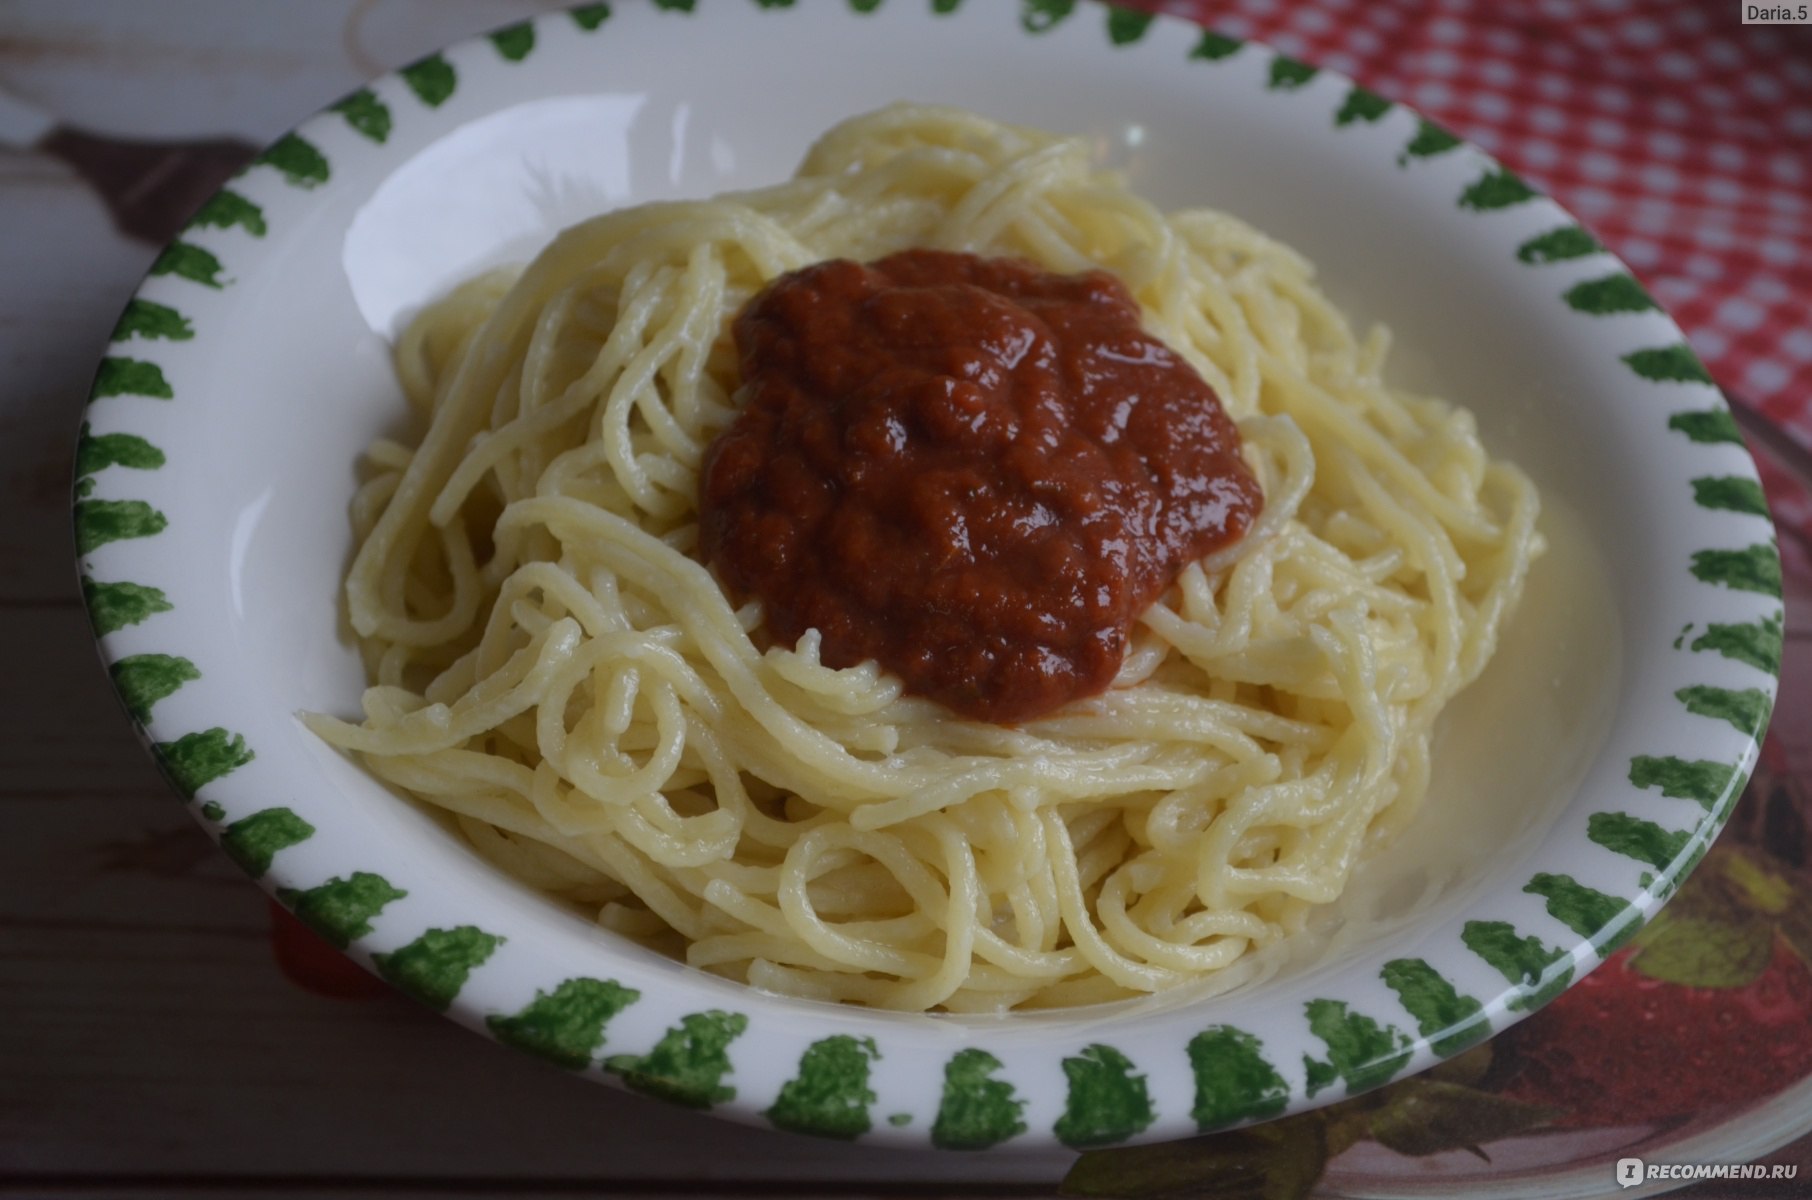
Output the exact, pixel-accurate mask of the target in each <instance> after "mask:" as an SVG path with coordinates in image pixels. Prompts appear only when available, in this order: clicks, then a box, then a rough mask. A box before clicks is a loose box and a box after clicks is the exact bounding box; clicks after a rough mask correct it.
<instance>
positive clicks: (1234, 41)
mask: <svg viewBox="0 0 1812 1200" xmlns="http://www.w3.org/2000/svg"><path fill="white" fill-rule="evenodd" d="M1245 44H1246V43H1245V42H1243V41H1241V40H1240V39H1239V38H1230V37H1228V36H1227V35H1226V34H1224V33H1216V32H1215V31H1214V30H1212V29H1204V30H1203V31H1202V40H1201V41H1199V42H1197V43H1196V44H1195V49H1193V50H1191V51H1190V52H1189V57H1190V58H1205V59H1207V60H1208V61H1209V62H1219V61H1220V60H1221V59H1223V58H1231V57H1232V56H1233V55H1235V54H1237V53H1239V48H1240V47H1241V46H1243V45H1245Z"/></svg>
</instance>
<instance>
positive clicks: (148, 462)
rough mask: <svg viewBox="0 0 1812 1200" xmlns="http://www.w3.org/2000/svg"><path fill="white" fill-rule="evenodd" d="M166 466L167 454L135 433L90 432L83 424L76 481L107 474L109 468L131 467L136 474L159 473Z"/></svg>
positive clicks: (77, 445)
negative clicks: (98, 474) (158, 470)
mask: <svg viewBox="0 0 1812 1200" xmlns="http://www.w3.org/2000/svg"><path fill="white" fill-rule="evenodd" d="M163 465H164V452H163V451H162V450H159V449H158V448H157V447H156V446H153V445H152V444H151V443H150V442H147V441H146V440H145V439H144V438H142V437H139V436H138V435H137V434H132V433H103V434H98V435H97V434H92V433H89V432H88V423H87V422H86V421H84V422H83V423H82V433H81V437H80V438H78V439H77V441H76V467H75V473H76V478H78V479H80V478H83V477H84V476H88V475H93V474H95V473H97V472H100V471H105V470H106V469H107V468H108V467H129V468H131V469H132V470H135V471H155V470H157V468H159V467H161V466H163Z"/></svg>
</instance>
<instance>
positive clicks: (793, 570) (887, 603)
mask: <svg viewBox="0 0 1812 1200" xmlns="http://www.w3.org/2000/svg"><path fill="white" fill-rule="evenodd" d="M734 332H735V338H736V348H737V353H738V356H739V360H740V365H741V370H742V380H743V388H744V391H743V400H744V401H745V406H744V408H743V411H742V413H741V414H740V415H739V416H738V418H737V419H736V421H735V422H734V423H733V424H732V425H731V426H730V427H729V428H728V429H727V430H725V431H724V433H723V434H722V435H721V436H720V437H719V438H718V439H717V440H716V442H714V443H713V444H712V446H711V448H710V451H709V452H708V454H707V455H706V459H705V467H704V474H703V477H702V479H701V482H700V488H699V491H700V496H699V507H700V526H701V550H702V553H703V554H704V556H705V559H706V561H707V562H709V563H710V564H711V565H712V566H713V567H715V569H716V570H717V572H718V574H719V577H720V578H721V579H722V580H723V582H724V583H725V584H727V585H728V586H729V588H730V589H731V591H732V592H733V593H736V594H740V595H742V596H754V597H756V598H759V599H760V601H761V603H762V606H763V612H764V619H765V622H766V626H767V630H768V633H769V636H771V637H772V638H773V639H774V641H775V642H777V643H781V644H785V645H788V646H792V645H795V644H796V643H797V642H798V639H799V637H800V635H801V634H803V633H804V632H805V631H806V630H807V629H816V630H818V631H819V633H820V635H821V637H822V644H821V657H822V660H823V661H824V662H825V663H826V664H827V665H829V666H833V667H848V666H854V665H856V664H857V663H860V662H863V661H865V660H867V659H874V660H876V661H878V662H879V663H880V664H881V666H883V667H884V668H886V669H887V670H889V671H892V672H894V673H895V674H897V675H899V676H900V677H901V678H902V679H903V680H904V681H905V684H906V688H907V690H908V691H909V692H912V693H916V694H918V695H922V696H928V697H930V698H931V699H933V700H936V701H938V702H940V703H942V704H943V705H945V706H946V707H948V708H950V709H951V710H953V711H955V712H957V713H959V714H961V715H963V716H966V717H973V718H976V719H979V720H983V721H991V722H995V723H999V724H1013V723H1016V722H1019V721H1024V720H1028V719H1031V718H1033V717H1037V716H1040V715H1042V714H1044V713H1048V712H1050V711H1052V710H1053V709H1056V708H1058V707H1060V706H1062V705H1063V704H1065V703H1066V702H1068V701H1070V700H1074V699H1077V698H1079V697H1083V696H1090V695H1094V694H1096V693H1098V692H1101V691H1103V690H1105V689H1106V688H1107V686H1108V685H1109V684H1110V683H1111V682H1112V681H1113V678H1114V676H1115V674H1116V673H1117V672H1118V670H1119V668H1120V663H1121V660H1122V659H1123V658H1124V657H1125V653H1126V646H1127V639H1128V634H1129V631H1130V629H1131V627H1132V623H1133V621H1134V620H1135V619H1137V617H1138V615H1139V614H1140V613H1141V612H1143V611H1144V610H1145V608H1146V606H1148V605H1149V604H1150V603H1151V602H1152V601H1153V600H1154V599H1156V598H1157V597H1158V595H1159V594H1160V593H1162V592H1163V590H1164V589H1165V588H1166V587H1168V586H1169V584H1170V583H1171V582H1172V581H1173V580H1174V579H1175V578H1176V576H1177V574H1178V573H1179V572H1180V571H1181V570H1182V569H1183V567H1184V566H1186V565H1187V564H1188V563H1190V562H1191V561H1193V560H1195V559H1197V558H1200V557H1201V556H1203V555H1204V554H1207V553H1209V552H1210V551H1213V550H1215V549H1216V548H1218V547H1220V546H1224V545H1226V544H1228V543H1230V542H1232V541H1234V540H1236V539H1237V538H1239V537H1240V536H1241V535H1242V534H1244V533H1245V531H1246V529H1247V528H1248V527H1249V526H1250V525H1251V523H1252V521H1253V519H1254V517H1255V516H1256V515H1257V513H1258V511H1259V507H1260V505H1261V504H1262V502H1263V497H1262V495H1261V494H1260V490H1259V486H1258V482H1257V480H1256V479H1254V478H1253V476H1252V473H1251V471H1250V470H1248V469H1247V467H1246V465H1245V463H1244V462H1243V461H1241V459H1240V455H1239V445H1240V444H1239V432H1238V430H1237V429H1236V428H1235V427H1234V425H1233V422H1232V421H1231V420H1230V419H1229V418H1228V416H1227V415H1226V413H1225V412H1223V411H1222V409H1221V406H1220V402H1219V401H1218V399H1217V398H1216V397H1215V394H1214V392H1213V390H1212V389H1211V388H1210V387H1209V386H1208V384H1207V383H1206V382H1204V381H1203V380H1202V377H1201V376H1200V375H1198V374H1197V373H1196V372H1195V371H1194V370H1193V369H1192V368H1191V367H1190V366H1189V365H1188V364H1187V363H1185V362H1184V361H1183V360H1182V359H1181V358H1179V357H1178V356H1177V355H1176V354H1175V353H1174V352H1173V351H1172V350H1171V349H1170V348H1169V347H1167V346H1165V345H1164V343H1163V342H1161V341H1159V340H1158V339H1157V338H1154V337H1152V336H1150V335H1149V334H1147V333H1145V332H1144V331H1143V329H1142V328H1141V326H1140V320H1139V306H1138V304H1137V302H1135V301H1134V300H1133V298H1132V296H1131V294H1130V293H1129V292H1128V291H1127V290H1126V287H1125V285H1124V284H1122V283H1120V281H1119V280H1117V279H1115V278H1114V277H1113V276H1112V275H1109V274H1108V273H1106V272H1105V271H1089V272H1086V273H1083V274H1079V275H1055V274H1051V273H1050V272H1047V271H1043V270H1040V269H1039V268H1037V267H1034V266H1031V265H1029V264H1026V263H1023V262H1019V261H1015V260H1011V259H998V258H996V259H990V258H979V257H977V256H975V255H971V254H953V253H946V252H942V251H932V250H908V251H905V252H904V253H900V254H895V255H892V256H890V257H888V258H883V259H881V260H879V261H877V262H874V263H871V264H868V265H866V266H863V265H860V264H857V263H854V262H849V261H846V260H841V259H839V260H833V261H830V262H823V263H819V264H817V265H815V266H811V267H807V268H805V269H803V270H800V271H795V272H793V273H791V274H789V275H784V276H781V277H780V278H778V279H776V280H775V281H774V282H773V283H772V284H770V285H769V286H768V287H767V289H766V290H764V291H763V292H762V293H761V294H760V295H758V296H756V297H755V298H754V299H753V300H751V301H750V302H749V304H748V305H747V307H746V308H744V309H743V311H742V313H741V314H739V315H738V317H737V319H736V323H735V329H734Z"/></svg>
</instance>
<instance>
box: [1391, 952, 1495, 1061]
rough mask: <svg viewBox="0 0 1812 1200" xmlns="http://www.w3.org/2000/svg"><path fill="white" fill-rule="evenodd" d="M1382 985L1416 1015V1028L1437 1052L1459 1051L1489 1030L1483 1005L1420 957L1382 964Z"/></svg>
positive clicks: (1443, 1053)
mask: <svg viewBox="0 0 1812 1200" xmlns="http://www.w3.org/2000/svg"><path fill="white" fill-rule="evenodd" d="M1381 977H1382V978H1383V980H1384V983H1385V986H1386V987H1388V988H1390V990H1391V991H1393V992H1395V993H1397V998H1398V999H1399V1000H1401V1001H1402V1002H1403V1007H1404V1008H1405V1009H1407V1010H1408V1012H1409V1015H1410V1016H1412V1017H1414V1018H1415V1019H1416V1030H1417V1032H1419V1033H1420V1034H1421V1035H1422V1036H1423V1037H1425V1038H1428V1039H1429V1042H1428V1044H1429V1045H1430V1046H1431V1047H1433V1049H1434V1051H1435V1053H1436V1054H1442V1055H1448V1054H1458V1053H1459V1052H1460V1051H1462V1050H1464V1049H1465V1048H1466V1047H1468V1046H1470V1045H1472V1044H1473V1043H1475V1042H1478V1041H1481V1040H1483V1039H1484V1038H1485V1037H1487V1036H1488V1035H1489V1034H1490V1033H1491V1024H1490V1022H1489V1021H1488V1020H1487V1019H1486V1018H1485V1006H1484V1005H1482V1004H1480V1003H1479V1002H1478V1001H1477V1000H1475V999H1473V998H1472V997H1471V996H1467V995H1463V994H1461V992H1460V991H1459V990H1458V989H1456V988H1455V987H1454V986H1453V984H1452V983H1450V982H1448V980H1447V978H1446V976H1444V975H1442V974H1441V973H1440V972H1439V971H1437V970H1435V969H1434V968H1433V967H1431V966H1429V965H1428V963H1427V962H1425V961H1424V960H1422V959H1419V958H1396V959H1392V960H1391V961H1390V962H1387V963H1385V964H1384V970H1383V971H1382V972H1381Z"/></svg>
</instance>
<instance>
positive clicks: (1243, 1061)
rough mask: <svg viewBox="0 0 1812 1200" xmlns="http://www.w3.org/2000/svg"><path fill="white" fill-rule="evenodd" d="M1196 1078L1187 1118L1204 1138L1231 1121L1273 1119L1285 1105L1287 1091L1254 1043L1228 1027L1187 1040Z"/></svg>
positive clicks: (1247, 1034) (1257, 1043)
mask: <svg viewBox="0 0 1812 1200" xmlns="http://www.w3.org/2000/svg"><path fill="white" fill-rule="evenodd" d="M1189 1066H1190V1069H1191V1070H1192V1071H1193V1072H1194V1073H1195V1106H1194V1107H1193V1108H1191V1109H1190V1114H1191V1115H1192V1116H1194V1117H1195V1123H1196V1126H1197V1127H1198V1128H1199V1129H1201V1130H1202V1131H1204V1132H1206V1131H1208V1130H1211V1129H1220V1128H1222V1127H1224V1126H1227V1125H1231V1124H1233V1123H1234V1122H1236V1121H1245V1120H1252V1119H1262V1118H1265V1117H1274V1116H1276V1115H1277V1114H1278V1113H1281V1112H1282V1111H1283V1110H1284V1108H1285V1106H1286V1105H1288V1104H1289V1102H1290V1088H1289V1085H1288V1084H1286V1083H1285V1082H1284V1080H1283V1076H1281V1075H1279V1074H1278V1073H1277V1068H1276V1067H1273V1066H1272V1065H1271V1063H1270V1061H1269V1060H1268V1059H1266V1058H1265V1056H1264V1052H1263V1050H1262V1049H1261V1043H1260V1042H1259V1040H1258V1038H1257V1037H1255V1036H1253V1035H1252V1034H1250V1033H1247V1032H1246V1031H1245V1030H1243V1029H1235V1028H1234V1027H1233V1026H1231V1025H1215V1026H1211V1027H1210V1028H1208V1029H1204V1030H1202V1032H1200V1033H1198V1034H1196V1035H1195V1036H1194V1037H1193V1038H1190V1039H1189Z"/></svg>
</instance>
